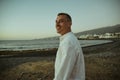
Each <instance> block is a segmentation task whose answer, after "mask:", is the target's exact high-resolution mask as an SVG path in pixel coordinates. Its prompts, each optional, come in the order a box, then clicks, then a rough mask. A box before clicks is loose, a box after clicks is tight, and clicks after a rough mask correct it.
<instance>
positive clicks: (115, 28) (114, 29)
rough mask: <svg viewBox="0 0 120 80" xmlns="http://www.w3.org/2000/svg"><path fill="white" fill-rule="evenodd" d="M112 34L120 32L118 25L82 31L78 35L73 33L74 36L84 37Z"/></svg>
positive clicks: (119, 25)
mask: <svg viewBox="0 0 120 80" xmlns="http://www.w3.org/2000/svg"><path fill="white" fill-rule="evenodd" d="M114 32H120V24H118V25H115V26H108V27H102V28H98V29H93V30H88V31H83V32H79V33H75V35H76V36H80V35H83V34H84V35H85V34H104V33H114Z"/></svg>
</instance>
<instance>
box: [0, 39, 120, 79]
mask: <svg viewBox="0 0 120 80" xmlns="http://www.w3.org/2000/svg"><path fill="white" fill-rule="evenodd" d="M56 51H57V49H56V48H55V49H48V50H27V51H0V56H1V58H0V63H1V64H0V80H52V79H53V77H54V61H55V55H56ZM83 52H84V56H85V67H86V80H119V79H120V76H119V73H120V69H119V67H120V63H119V61H120V41H119V40H117V41H113V42H110V43H105V44H100V45H94V46H88V47H83ZM8 54H9V55H8Z"/></svg>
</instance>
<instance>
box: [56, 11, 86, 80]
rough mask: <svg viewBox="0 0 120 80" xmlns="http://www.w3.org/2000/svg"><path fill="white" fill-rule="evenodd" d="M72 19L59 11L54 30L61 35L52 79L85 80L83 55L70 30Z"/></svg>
mask: <svg viewBox="0 0 120 80" xmlns="http://www.w3.org/2000/svg"><path fill="white" fill-rule="evenodd" d="M71 25H72V19H71V16H70V15H68V14H67V13H59V14H58V15H57V19H56V30H57V33H59V34H60V35H61V37H60V45H59V48H58V51H57V55H56V61H55V77H54V80H85V66H84V56H83V52H82V49H81V46H80V43H79V41H78V40H77V38H76V37H75V35H74V34H73V33H72V32H71Z"/></svg>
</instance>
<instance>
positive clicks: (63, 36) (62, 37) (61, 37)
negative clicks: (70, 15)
mask: <svg viewBox="0 0 120 80" xmlns="http://www.w3.org/2000/svg"><path fill="white" fill-rule="evenodd" d="M71 33H72V32H68V33H66V34H64V35H62V36H60V41H62V40H63V39H64V38H65V37H66V36H68V35H70V34H71Z"/></svg>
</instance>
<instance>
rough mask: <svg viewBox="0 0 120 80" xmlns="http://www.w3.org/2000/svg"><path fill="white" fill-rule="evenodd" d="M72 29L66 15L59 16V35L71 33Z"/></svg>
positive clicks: (57, 21) (57, 20)
mask: <svg viewBox="0 0 120 80" xmlns="http://www.w3.org/2000/svg"><path fill="white" fill-rule="evenodd" d="M70 27H71V22H70V21H68V19H67V17H66V15H59V16H57V19H56V30H57V33H59V34H61V35H64V34H65V33H67V32H69V30H70Z"/></svg>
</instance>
